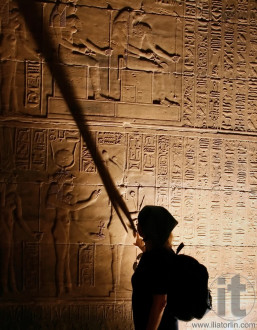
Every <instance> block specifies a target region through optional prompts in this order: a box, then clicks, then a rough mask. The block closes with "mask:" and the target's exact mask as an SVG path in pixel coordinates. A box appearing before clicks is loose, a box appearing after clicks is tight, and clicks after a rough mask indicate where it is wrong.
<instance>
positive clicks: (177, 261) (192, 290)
mask: <svg viewBox="0 0 257 330" xmlns="http://www.w3.org/2000/svg"><path fill="white" fill-rule="evenodd" d="M183 247H184V244H183V243H181V244H180V245H179V247H178V248H177V251H176V254H175V255H174V260H173V261H172V262H173V263H172V268H173V267H174V268H173V270H174V271H173V277H174V280H173V281H174V282H173V283H172V289H171V290H170V292H169V293H168V308H169V310H171V312H172V314H173V315H174V316H175V317H177V318H178V319H179V320H181V321H191V320H192V319H194V318H196V319H201V318H202V317H203V316H204V315H205V314H206V313H207V312H208V311H209V310H210V309H211V308H212V297H211V293H210V290H209V289H208V279H209V274H208V271H207V268H206V267H205V266H204V265H202V264H200V263H199V262H198V261H197V260H196V259H195V258H193V257H190V256H188V255H185V254H179V252H180V250H181V249H182V248H183Z"/></svg>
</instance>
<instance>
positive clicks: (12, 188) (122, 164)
mask: <svg viewBox="0 0 257 330" xmlns="http://www.w3.org/2000/svg"><path fill="white" fill-rule="evenodd" d="M38 3H39V4H38V5H39V6H40V9H41V13H42V15H41V17H40V18H39V21H38V22H39V23H38V24H39V28H40V26H41V24H43V23H44V24H45V25H46V26H48V29H49V33H50V35H51V36H52V38H54V41H55V48H54V49H53V52H55V54H57V56H58V63H56V65H59V66H61V68H62V69H63V70H65V73H66V79H67V82H66V83H67V84H69V83H72V84H73V86H74V89H75V95H76V98H77V99H78V101H79V104H80V105H81V108H82V110H83V114H84V115H85V118H86V119H87V120H88V121H89V124H90V128H91V131H92V134H93V137H94V140H95V143H96V147H97V148H98V149H99V151H100V154H101V156H102V159H103V161H104V163H105V165H106V167H107V168H108V170H109V171H110V173H111V175H112V177H113V180H114V181H115V184H116V185H117V186H118V187H119V191H120V194H121V196H122V198H124V200H125V202H126V204H127V205H128V208H129V210H130V212H131V214H132V217H133V218H135V217H136V216H135V214H136V212H137V211H139V210H140V208H141V207H142V206H143V205H146V204H156V205H163V206H164V207H166V208H168V209H169V210H170V211H171V213H172V214H173V215H174V216H175V217H176V218H177V220H178V221H179V225H178V227H177V228H176V230H175V232H174V244H175V245H177V244H179V243H180V242H181V241H183V242H184V243H185V244H186V245H187V246H186V253H189V254H191V255H193V256H196V257H197V258H198V259H199V260H200V261H202V262H204V264H206V265H207V267H208V269H209V273H210V277H211V278H210V282H211V283H213V281H214V280H215V279H216V278H217V277H219V276H221V275H222V274H224V273H229V274H240V275H241V276H244V277H245V278H247V279H248V280H249V281H250V283H251V284H252V285H253V286H254V287H255V290H256V278H257V241H256V231H257V216H256V209H257V140H256V133H257V101H256V100H257V74H256V73H257V71H256V70H257V62H256V61H257V60H256V56H257V55H256V54H257V50H256V43H257V39H256V38H257V37H256V36H257V27H256V21H257V17H256V16H257V3H256V1H255V0H245V1H239V0H230V1H228V0H222V1H221V0H206V1H203V0H197V1H196V0H191V1H189V0H184V1H182V0H165V1H164V0H143V1H138V0H133V1H129V2H128V1H124V0H122V1H118V0H109V1H105V0H97V1H92V0H78V1H75V0H74V1H63V2H62V3H59V2H56V3H54V2H44V1H38ZM128 5H129V7H128ZM0 15H1V30H0V31H1V51H0V57H1V62H0V69H1V110H0V160H1V163H0V169H1V174H0V193H1V195H0V196H1V217H2V218H1V223H0V249H1V259H0V262H1V279H0V280H1V292H0V294H1V298H0V319H1V320H3V322H2V323H1V324H2V325H1V326H2V327H3V329H7V328H8V329H9V328H13V329H15V328H16V326H17V324H22V329H28V328H33V329H34V328H35V329H38V328H42V329H46V328H49V329H52V328H53V329H56V328H63V329H64V328H65V327H67V329H70V328H72V329H77V328H78V329H82V328H83V329H122V330H123V329H132V328H133V327H132V316H131V306H130V297H131V284H130V278H131V275H132V273H133V264H134V262H135V260H136V256H137V254H138V253H139V251H137V250H136V248H135V247H134V246H133V241H134V238H133V235H132V231H131V230H130V229H129V230H128V233H127V232H126V231H125V229H124V227H123V226H122V224H121V222H120V220H119V218H118V216H117V214H116V212H115V210H114V208H113V207H112V205H111V203H110V201H109V198H108V196H107V194H106V191H105V188H104V186H103V184H102V181H101V179H100V177H99V175H98V172H97V169H96V166H95V164H94V162H93V160H92V157H91V155H90V152H89V151H88V149H87V146H86V144H85V143H84V142H83V140H82V138H81V134H80V132H79V131H78V129H77V128H76V125H75V124H74V122H73V120H72V116H71V114H70V111H69V109H68V107H67V105H66V103H65V101H64V98H63V96H62V93H61V91H60V89H59V87H58V86H57V83H56V81H55V80H54V79H53V78H52V76H51V75H50V73H49V70H48V67H47V63H46V60H45V59H44V56H43V54H39V52H38V50H37V46H36V43H35V42H33V39H32V36H31V34H30V32H29V31H28V29H27V28H26V25H25V23H24V19H23V17H22V15H21V14H20V12H19V10H18V7H17V3H16V2H15V1H11V0H10V1H4V0H2V1H0ZM46 42H47V38H46V36H44V35H42V43H46ZM125 223H126V226H128V225H129V223H127V222H126V220H125ZM189 245H190V247H189ZM248 293H249V294H248ZM213 297H214V299H216V298H217V292H216V291H215V290H214V292H213ZM253 298H254V294H253V293H252V292H251V291H250V290H248V288H247V291H246V294H245V296H244V298H242V306H244V307H245V309H246V310H247V311H249V310H250V307H251V304H252V302H253ZM226 303H228V301H226ZM227 309H228V307H227ZM256 319H257V315H256V308H255V310H253V311H251V312H249V313H248V315H247V316H246V317H245V318H244V319H243V321H244V322H251V321H252V322H253V321H255V322H256ZM205 320H206V321H207V322H208V321H210V322H211V321H213V320H215V321H217V322H219V321H222V319H220V318H219V317H218V316H217V315H216V314H215V313H214V312H210V313H209V314H208V315H207V316H206V318H205ZM243 321H242V320H241V322H243ZM69 324H70V325H71V327H70V328H69ZM180 327H181V329H191V328H192V325H191V323H188V324H181V326H180Z"/></svg>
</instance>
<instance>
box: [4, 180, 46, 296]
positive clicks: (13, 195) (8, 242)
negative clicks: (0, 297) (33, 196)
mask: <svg viewBox="0 0 257 330" xmlns="http://www.w3.org/2000/svg"><path fill="white" fill-rule="evenodd" d="M15 223H17V224H19V226H20V227H21V228H22V229H23V230H24V232H25V233H26V234H27V235H28V236H29V237H30V238H31V239H33V240H39V239H40V238H41V236H42V234H40V233H34V232H32V230H31V229H30V228H29V226H28V225H27V223H26V222H25V221H24V219H23V216H22V202H21V198H20V196H19V195H18V193H17V192H16V187H15V185H13V184H9V185H6V184H2V189H1V212H0V283H1V294H6V293H8V292H9V291H12V292H17V286H16V280H15V271H14V264H13V248H14V243H15V242H14V238H13V229H14V225H15Z"/></svg>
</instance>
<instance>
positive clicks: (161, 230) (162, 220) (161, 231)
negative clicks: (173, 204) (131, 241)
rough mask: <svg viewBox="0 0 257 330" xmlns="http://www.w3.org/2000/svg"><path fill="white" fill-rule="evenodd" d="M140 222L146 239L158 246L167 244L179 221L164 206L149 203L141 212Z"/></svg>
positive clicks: (153, 245)
mask: <svg viewBox="0 0 257 330" xmlns="http://www.w3.org/2000/svg"><path fill="white" fill-rule="evenodd" d="M138 224H139V226H140V230H141V232H142V235H143V238H144V241H145V242H146V241H149V242H151V244H152V247H154V248H156V247H161V246H164V245H165V243H166V242H167V240H168V239H169V237H170V234H171V231H172V230H173V229H174V227H175V226H176V225H177V224H178V222H177V220H176V219H175V218H174V217H173V216H172V215H171V214H170V212H169V211H168V210H166V209H165V208H164V207H162V206H153V205H147V206H145V207H144V208H143V209H142V210H141V211H140V212H139V215H138Z"/></svg>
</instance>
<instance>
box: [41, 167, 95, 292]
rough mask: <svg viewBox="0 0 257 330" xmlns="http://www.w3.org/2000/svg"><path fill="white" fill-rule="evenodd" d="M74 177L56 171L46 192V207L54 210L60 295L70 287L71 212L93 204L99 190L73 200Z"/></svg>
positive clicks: (56, 273)
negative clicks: (86, 196) (82, 198)
mask: <svg viewBox="0 0 257 330" xmlns="http://www.w3.org/2000/svg"><path fill="white" fill-rule="evenodd" d="M73 179H74V177H73V176H72V175H71V174H69V173H68V172H59V173H58V172H57V173H56V174H55V175H54V177H53V182H52V183H51V184H50V187H49V189H48V193H47V200H46V207H47V208H49V209H54V210H55V219H54V225H53V228H52V233H53V237H54V243H55V253H56V266H55V280H56V294H57V296H60V295H62V294H63V293H65V292H70V291H71V289H72V281H71V273H70V253H69V243H70V224H71V219H72V217H71V213H72V212H76V211H79V210H81V209H84V208H86V207H88V206H89V205H91V204H93V203H94V202H95V201H96V200H97V198H98V196H99V194H100V192H101V190H94V191H93V192H92V193H91V194H90V196H89V197H88V198H86V199H85V200H80V201H74V196H73V195H72V191H73V189H74V184H73Z"/></svg>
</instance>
